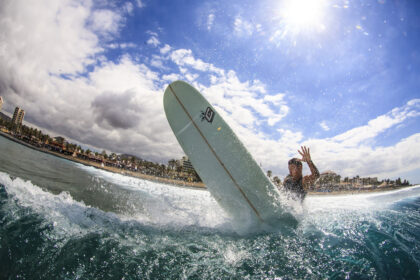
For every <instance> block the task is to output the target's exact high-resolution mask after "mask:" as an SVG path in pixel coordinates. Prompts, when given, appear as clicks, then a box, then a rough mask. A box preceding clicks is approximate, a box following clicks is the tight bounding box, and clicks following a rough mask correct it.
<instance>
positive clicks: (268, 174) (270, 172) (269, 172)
mask: <svg viewBox="0 0 420 280" xmlns="http://www.w3.org/2000/svg"><path fill="white" fill-rule="evenodd" d="M271 175H273V172H272V171H271V170H268V171H267V177H268V178H271Z"/></svg>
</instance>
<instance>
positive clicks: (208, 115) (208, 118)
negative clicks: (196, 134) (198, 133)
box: [201, 107, 214, 123]
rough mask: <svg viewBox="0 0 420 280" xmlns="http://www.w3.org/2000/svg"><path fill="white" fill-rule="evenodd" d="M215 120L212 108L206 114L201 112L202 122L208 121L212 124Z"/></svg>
mask: <svg viewBox="0 0 420 280" xmlns="http://www.w3.org/2000/svg"><path fill="white" fill-rule="evenodd" d="M213 119H214V111H213V110H212V109H211V108H210V107H207V109H206V111H205V112H203V111H201V120H202V121H204V120H206V121H208V122H209V123H212V122H213Z"/></svg>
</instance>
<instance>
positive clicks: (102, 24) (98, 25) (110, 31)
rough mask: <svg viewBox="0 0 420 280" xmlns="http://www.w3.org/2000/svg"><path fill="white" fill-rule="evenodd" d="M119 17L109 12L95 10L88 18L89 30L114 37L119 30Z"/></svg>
mask: <svg viewBox="0 0 420 280" xmlns="http://www.w3.org/2000/svg"><path fill="white" fill-rule="evenodd" d="M121 20H122V18H121V16H120V15H119V14H118V13H116V12H113V11H111V10H105V9H103V10H96V11H94V12H93V13H92V15H91V17H90V24H91V28H92V29H93V30H94V31H95V32H98V33H100V34H101V35H105V36H109V35H114V34H116V33H117V31H118V30H119V28H120V24H121Z"/></svg>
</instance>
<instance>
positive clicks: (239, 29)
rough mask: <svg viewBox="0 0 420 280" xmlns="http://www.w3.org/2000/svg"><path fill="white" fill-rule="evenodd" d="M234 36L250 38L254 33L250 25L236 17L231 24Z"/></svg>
mask: <svg viewBox="0 0 420 280" xmlns="http://www.w3.org/2000/svg"><path fill="white" fill-rule="evenodd" d="M233 28H234V31H235V34H236V35H238V36H251V35H252V33H253V32H254V26H253V25H252V23H250V22H248V21H246V20H244V19H243V18H242V17H241V16H237V17H236V18H235V21H234V22H233Z"/></svg>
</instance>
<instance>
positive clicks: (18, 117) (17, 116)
mask: <svg viewBox="0 0 420 280" xmlns="http://www.w3.org/2000/svg"><path fill="white" fill-rule="evenodd" d="M24 116H25V111H24V110H22V109H21V108H19V107H16V108H15V112H14V113H13V118H12V123H14V124H15V125H18V126H20V125H22V122H23V117H24Z"/></svg>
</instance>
